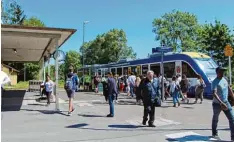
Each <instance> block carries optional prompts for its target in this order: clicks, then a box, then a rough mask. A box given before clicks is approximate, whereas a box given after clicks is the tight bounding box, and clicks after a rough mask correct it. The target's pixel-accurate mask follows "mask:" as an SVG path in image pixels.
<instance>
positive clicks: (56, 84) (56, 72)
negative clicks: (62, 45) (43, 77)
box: [54, 38, 60, 111]
mask: <svg viewBox="0 0 234 142" xmlns="http://www.w3.org/2000/svg"><path fill="white" fill-rule="evenodd" d="M55 48H56V51H55V89H54V95H55V110H56V111H60V110H59V98H58V57H59V55H58V54H59V53H58V48H59V47H58V39H57V38H56V39H55Z"/></svg>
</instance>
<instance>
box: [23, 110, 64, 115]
mask: <svg viewBox="0 0 234 142" xmlns="http://www.w3.org/2000/svg"><path fill="white" fill-rule="evenodd" d="M21 110H25V111H37V112H40V113H43V114H60V115H64V116H68V115H67V114H65V113H64V112H66V111H54V110H34V109H21Z"/></svg>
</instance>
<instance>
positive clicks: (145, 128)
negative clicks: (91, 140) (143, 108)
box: [80, 125, 229, 141]
mask: <svg viewBox="0 0 234 142" xmlns="http://www.w3.org/2000/svg"><path fill="white" fill-rule="evenodd" d="M108 127H109V128H112V129H108V128H80V129H84V130H93V131H126V132H129V131H148V132H168V131H172V132H173V131H175V132H178V131H190V130H191V131H211V129H206V128H204V129H202V128H201V129H193V128H191V129H160V128H157V126H156V128H150V127H148V126H142V125H138V126H136V125H109V126H108ZM137 128H142V129H137ZM218 130H219V131H229V128H226V129H218ZM177 141H178V140H177Z"/></svg>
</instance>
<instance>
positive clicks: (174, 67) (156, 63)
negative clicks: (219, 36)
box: [84, 52, 218, 97]
mask: <svg viewBox="0 0 234 142" xmlns="http://www.w3.org/2000/svg"><path fill="white" fill-rule="evenodd" d="M163 62H164V63H163V65H164V74H165V75H166V77H167V78H168V80H171V78H172V76H173V75H178V74H180V75H182V74H185V75H186V76H187V78H188V80H189V82H190V85H191V87H190V88H193V91H192V92H189V93H190V95H192V96H194V88H195V85H196V83H197V75H198V74H199V75H201V76H202V78H203V80H204V81H205V83H206V88H205V91H204V96H206V97H211V96H212V92H211V82H212V81H213V80H214V79H215V78H216V72H215V69H216V68H217V67H218V65H217V63H216V62H215V61H214V60H213V59H212V58H211V57H210V56H207V55H205V54H203V53H197V52H181V53H174V52H170V53H165V55H164V59H163ZM160 65H161V54H160V53H154V54H151V55H150V56H149V57H148V58H144V59H136V60H127V59H124V60H120V61H118V62H116V63H109V64H102V65H92V66H86V67H85V68H84V69H85V71H86V73H87V72H88V73H89V75H100V76H103V75H106V74H107V72H108V71H111V72H112V73H113V74H118V75H120V76H121V75H126V74H129V73H131V72H135V73H136V74H137V75H146V73H147V71H148V70H152V71H154V72H155V73H160ZM191 93H192V94H191Z"/></svg>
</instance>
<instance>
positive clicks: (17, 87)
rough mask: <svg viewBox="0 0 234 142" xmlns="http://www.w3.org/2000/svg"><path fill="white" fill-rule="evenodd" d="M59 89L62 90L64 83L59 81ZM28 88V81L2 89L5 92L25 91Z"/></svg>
mask: <svg viewBox="0 0 234 142" xmlns="http://www.w3.org/2000/svg"><path fill="white" fill-rule="evenodd" d="M58 87H59V88H64V81H63V80H59V82H58ZM28 88H29V81H20V82H18V83H17V84H16V85H5V86H4V89H6V90H27V89H28Z"/></svg>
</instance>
